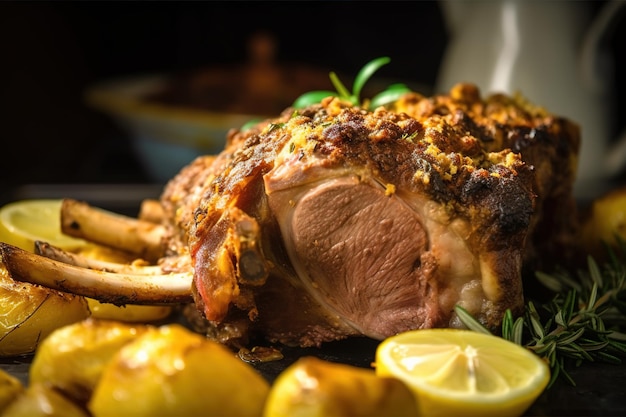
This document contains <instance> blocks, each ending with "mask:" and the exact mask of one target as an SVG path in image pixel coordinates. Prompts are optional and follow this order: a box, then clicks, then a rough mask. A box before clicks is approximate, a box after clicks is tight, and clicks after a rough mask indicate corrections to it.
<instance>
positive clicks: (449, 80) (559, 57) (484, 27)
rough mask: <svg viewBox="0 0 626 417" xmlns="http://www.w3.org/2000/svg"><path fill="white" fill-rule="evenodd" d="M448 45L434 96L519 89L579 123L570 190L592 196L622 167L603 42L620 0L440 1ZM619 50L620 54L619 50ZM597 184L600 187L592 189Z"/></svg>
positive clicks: (625, 149)
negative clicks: (464, 85)
mask: <svg viewBox="0 0 626 417" xmlns="http://www.w3.org/2000/svg"><path fill="white" fill-rule="evenodd" d="M440 4H441V9H442V12H443V16H444V19H445V23H446V25H447V26H448V30H449V34H450V41H449V43H448V46H447V48H446V51H445V53H444V57H443V60H442V65H441V68H440V72H439V75H438V80H437V85H436V91H437V92H443V91H447V90H449V89H450V87H451V86H452V85H454V84H455V83H457V82H472V83H474V84H476V85H477V86H478V87H479V88H480V89H481V92H482V93H483V94H488V93H493V92H506V93H509V94H511V93H515V92H520V93H521V94H522V95H523V96H524V97H526V98H527V99H528V100H530V101H531V102H533V103H535V104H537V105H541V106H543V107H545V108H547V109H548V110H549V111H551V112H553V113H555V114H559V115H562V116H566V117H568V118H570V119H571V120H573V121H575V122H577V123H578V124H579V125H580V126H581V135H582V148H581V152H580V160H579V167H578V176H577V181H576V185H575V190H574V192H575V194H576V195H577V196H578V197H583V198H584V197H590V196H591V197H592V194H597V193H598V192H600V190H601V188H602V184H605V183H606V180H607V179H609V178H611V176H613V175H615V174H616V173H618V172H619V171H621V170H622V168H623V167H624V166H626V135H625V137H624V138H623V140H620V141H616V140H614V138H613V137H612V136H613V133H612V130H613V127H614V126H613V123H614V121H615V119H614V118H615V114H614V111H615V107H614V99H615V97H614V96H613V93H614V92H613V89H614V82H613V81H614V74H613V73H614V68H613V57H612V56H610V54H609V53H608V52H607V47H606V46H607V45H605V44H606V42H605V40H606V38H607V37H608V36H610V34H611V29H612V28H614V26H615V25H616V24H618V23H619V22H620V18H621V17H622V15H624V13H622V12H623V11H624V10H626V1H621V0H619V1H618V0H614V1H610V2H607V3H605V4H604V6H603V7H602V8H601V9H600V11H599V12H598V13H597V14H596V15H595V16H594V17H593V19H591V17H592V9H591V7H590V6H591V3H589V2H584V1H539V0H449V1H447V0H441V2H440ZM624 52H625V53H626V51H624ZM599 185H600V186H599Z"/></svg>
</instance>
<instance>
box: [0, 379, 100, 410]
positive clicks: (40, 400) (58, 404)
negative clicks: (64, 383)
mask: <svg viewBox="0 0 626 417" xmlns="http://www.w3.org/2000/svg"><path fill="white" fill-rule="evenodd" d="M1 415H2V417H39V416H41V417H44V416H46V417H56V416H58V417H90V416H89V413H88V412H87V411H86V410H84V409H83V408H81V407H80V406H78V405H76V404H74V403H73V402H72V401H70V400H69V399H67V398H65V397H64V396H63V395H62V394H60V393H59V392H57V391H55V390H54V389H53V388H52V387H49V386H46V385H44V384H31V385H30V386H29V387H28V388H27V389H26V390H24V391H22V392H21V393H20V394H19V395H18V396H17V397H16V398H15V400H13V401H12V402H11V404H9V406H8V407H6V408H5V410H4V412H3V413H2V414H1Z"/></svg>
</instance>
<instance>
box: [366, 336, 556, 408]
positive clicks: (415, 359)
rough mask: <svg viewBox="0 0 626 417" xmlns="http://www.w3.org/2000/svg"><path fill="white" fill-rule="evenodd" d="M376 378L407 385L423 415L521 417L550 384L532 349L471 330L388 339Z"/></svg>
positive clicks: (380, 354)
mask: <svg viewBox="0 0 626 417" xmlns="http://www.w3.org/2000/svg"><path fill="white" fill-rule="evenodd" d="M376 373H377V375H380V376H393V377H396V378H399V379H400V380H402V381H404V382H405V383H406V384H407V385H408V386H409V387H410V388H411V389H412V390H413V393H414V394H415V396H416V399H417V403H418V408H419V410H420V415H423V416H429V417H430V416H433V417H435V416H456V417H464V416H481V417H486V416H498V417H515V416H521V415H522V414H523V413H524V411H526V409H528V407H530V405H531V404H532V403H533V402H534V401H535V399H536V398H537V397H538V396H539V395H540V394H541V393H542V392H543V390H544V389H545V387H546V386H547V384H548V382H549V380H550V370H549V368H548V366H547V364H546V363H545V362H544V361H543V360H541V359H540V358H539V357H538V356H537V355H535V354H534V353H532V352H531V351H529V350H528V349H526V348H524V347H522V346H519V345H516V344H514V343H512V342H509V341H507V340H505V339H502V338H500V337H497V336H491V335H487V334H483V333H478V332H474V331H470V330H457V329H428V330H414V331H409V332H405V333H401V334H399V335H396V336H393V337H390V338H388V339H386V340H384V341H383V342H382V343H381V344H380V345H379V346H378V348H377V350H376Z"/></svg>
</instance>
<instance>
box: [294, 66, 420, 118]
mask: <svg viewBox="0 0 626 417" xmlns="http://www.w3.org/2000/svg"><path fill="white" fill-rule="evenodd" d="M389 62H391V59H390V58H389V57H386V56H383V57H379V58H375V59H373V60H371V61H370V62H368V63H367V64H365V65H364V66H363V67H362V68H361V69H360V70H359V72H358V73H357V75H356V77H355V78H354V83H353V84H352V91H350V90H348V88H347V87H346V86H345V85H344V84H343V83H342V82H341V80H340V79H339V77H338V76H337V74H336V73H335V72H334V71H332V72H331V73H330V74H329V77H330V81H331V83H332V84H333V87H335V90H336V91H330V90H320V91H309V92H306V93H304V94H302V95H301V96H300V97H298V98H297V99H296V100H295V101H294V103H293V107H294V108H296V109H301V108H304V107H307V106H310V105H311V104H315V103H319V102H320V101H321V100H322V99H324V98H326V97H328V96H334V97H339V98H341V99H342V100H345V101H348V102H350V103H352V105H354V106H359V105H361V106H364V107H367V108H369V109H375V108H376V107H379V106H384V105H386V104H389V103H393V102H394V101H396V100H398V98H400V96H402V95H403V94H406V93H408V92H409V91H411V90H410V89H409V87H407V86H406V85H405V84H403V83H396V84H392V85H390V86H388V87H387V88H386V89H385V90H383V91H381V92H380V93H378V94H376V95H375V96H374V97H372V99H371V100H369V101H368V100H362V99H361V91H362V90H363V87H364V86H365V84H366V83H367V81H368V80H369V79H370V78H371V77H372V75H374V73H375V72H376V71H378V70H379V69H380V68H381V67H382V66H384V65H387V64H388V63H389Z"/></svg>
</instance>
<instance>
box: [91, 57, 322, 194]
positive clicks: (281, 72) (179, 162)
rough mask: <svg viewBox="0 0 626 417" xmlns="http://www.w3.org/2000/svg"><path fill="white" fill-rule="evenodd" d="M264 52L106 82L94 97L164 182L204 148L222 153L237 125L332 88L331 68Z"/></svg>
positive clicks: (156, 178)
mask: <svg viewBox="0 0 626 417" xmlns="http://www.w3.org/2000/svg"><path fill="white" fill-rule="evenodd" d="M257 55H258V56H257V57H256V58H255V59H252V60H251V62H249V63H247V64H244V65H237V66H234V65H233V66H222V67H210V68H199V69H195V70H192V71H187V72H181V73H177V74H170V75H152V76H143V77H135V78H127V79H120V80H113V81H109V82H104V83H101V84H99V85H96V86H94V87H93V88H91V89H89V90H88V91H87V97H86V98H87V102H88V103H89V104H90V105H91V106H92V107H94V108H96V109H98V110H100V111H102V112H104V113H107V114H109V115H111V116H112V117H113V118H114V119H115V120H116V121H117V122H118V124H119V125H120V126H121V127H122V128H123V129H125V130H126V131H127V132H129V134H130V135H131V138H132V143H133V147H134V149H135V151H136V153H137V155H138V158H139V160H140V162H141V163H142V164H143V167H144V169H145V171H146V172H147V174H148V175H149V176H150V179H151V180H153V181H156V182H161V183H162V182H165V181H167V180H169V179H170V178H172V177H173V176H174V175H176V174H177V173H178V172H179V171H180V169H181V168H182V167H184V166H185V165H187V164H188V163H190V162H191V161H192V160H193V159H194V158H195V157H197V156H198V155H202V154H215V153H218V152H220V151H221V150H222V149H223V148H224V145H225V142H226V137H227V135H228V131H229V130H230V129H233V128H240V127H241V126H243V125H244V124H246V123H248V122H250V121H251V120H260V119H263V118H267V117H276V116H278V115H279V114H280V113H281V112H282V111H283V110H284V109H285V108H287V107H289V106H290V105H291V104H292V103H293V101H294V100H295V99H296V98H297V97H298V96H299V95H300V94H302V93H305V92H307V91H311V90H320V89H325V90H328V89H330V87H331V83H330V80H329V78H328V73H329V71H327V70H325V69H317V68H311V67H310V66H308V65H299V64H277V63H274V62H273V61H272V60H271V59H269V58H264V57H265V55H268V54H267V53H266V54H263V53H257Z"/></svg>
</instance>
